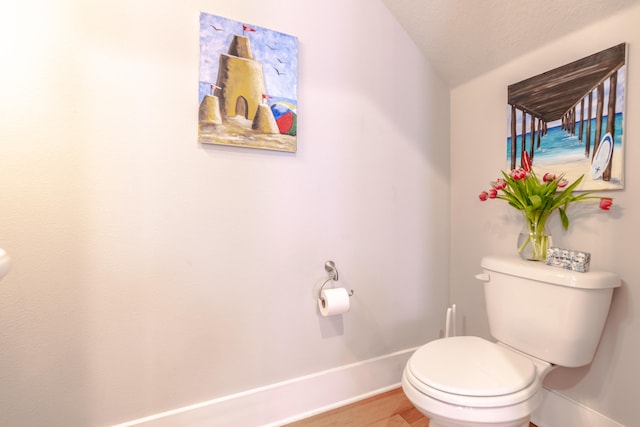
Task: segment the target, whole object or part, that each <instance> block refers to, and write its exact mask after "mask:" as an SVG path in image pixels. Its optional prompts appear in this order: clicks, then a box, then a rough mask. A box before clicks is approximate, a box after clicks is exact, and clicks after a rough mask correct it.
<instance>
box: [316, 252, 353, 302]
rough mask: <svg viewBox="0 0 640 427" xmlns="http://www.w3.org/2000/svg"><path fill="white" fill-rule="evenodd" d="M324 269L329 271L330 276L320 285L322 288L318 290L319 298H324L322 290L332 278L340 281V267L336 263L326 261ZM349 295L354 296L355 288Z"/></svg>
mask: <svg viewBox="0 0 640 427" xmlns="http://www.w3.org/2000/svg"><path fill="white" fill-rule="evenodd" d="M324 269H325V270H326V271H327V273H329V275H330V276H329V278H327V280H325V281H324V283H322V286H320V290H319V291H318V299H322V290H323V289H324V287H325V285H326V284H327V283H329V282H331V281H332V280H334V281H336V282H337V281H338V269H337V268H336V264H335V263H334V262H333V261H327V262H325V263H324ZM349 296H353V289H351V290H350V291H349Z"/></svg>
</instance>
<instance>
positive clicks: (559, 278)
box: [480, 255, 621, 289]
mask: <svg viewBox="0 0 640 427" xmlns="http://www.w3.org/2000/svg"><path fill="white" fill-rule="evenodd" d="M480 265H481V266H482V268H484V269H485V270H488V271H495V272H497V273H503V274H508V275H511V276H516V277H523V278H527V279H533V280H537V281H539V282H545V283H552V284H555V285H561V286H569V287H573V288H583V289H609V288H617V287H618V286H620V284H621V282H620V276H618V275H617V274H615V273H611V272H609V271H601V270H591V271H588V272H586V273H581V272H577V271H571V270H565V269H563V268H559V267H552V266H549V265H546V264H545V263H544V262H539V261H525V260H523V259H522V258H520V257H518V256H508V255H489V256H485V257H484V258H482V261H481V262H480Z"/></svg>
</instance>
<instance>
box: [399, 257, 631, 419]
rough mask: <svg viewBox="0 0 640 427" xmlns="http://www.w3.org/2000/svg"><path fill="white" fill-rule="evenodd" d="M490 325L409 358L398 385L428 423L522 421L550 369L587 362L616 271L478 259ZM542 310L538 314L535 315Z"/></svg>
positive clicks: (614, 284)
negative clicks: (482, 333) (479, 333)
mask: <svg viewBox="0 0 640 427" xmlns="http://www.w3.org/2000/svg"><path fill="white" fill-rule="evenodd" d="M481 266H482V267H483V270H484V272H483V273H482V274H478V275H477V276H476V278H477V279H479V280H481V281H482V282H484V295H485V303H486V309H487V315H488V321H489V330H490V332H491V335H492V336H493V337H494V338H495V339H496V340H497V342H495V343H494V342H491V341H488V340H486V339H483V338H479V337H473V336H459V337H449V338H442V339H439V340H435V341H431V342H429V343H427V344H425V345H423V346H422V347H420V348H419V349H418V350H416V352H415V353H414V354H413V355H412V356H411V358H409V361H408V362H407V365H406V366H405V369H404V372H403V375H402V389H403V390H404V392H405V394H406V395H407V397H408V398H409V400H410V401H411V402H412V403H413V405H414V406H415V407H416V408H417V409H418V410H419V411H420V412H422V413H423V414H425V415H426V416H427V417H429V419H430V423H429V426H430V427H475V426H484V427H487V426H492V427H526V426H528V425H529V418H530V416H531V413H532V412H533V411H534V410H535V409H536V407H537V406H538V404H539V403H540V401H541V388H542V386H541V385H542V382H543V380H544V378H545V376H546V375H547V374H548V373H549V372H550V371H551V370H552V369H555V368H556V367H560V366H561V367H567V368H575V367H579V366H585V365H588V364H589V363H591V361H592V360H593V357H594V355H595V352H596V349H597V347H598V343H599V341H600V337H601V335H602V331H603V329H604V325H605V322H606V319H607V315H608V312H609V307H610V304H611V298H612V295H613V290H614V289H615V288H617V287H619V286H620V277H619V276H618V275H616V274H614V273H610V272H606V271H590V272H587V273H581V272H573V271H567V270H564V269H561V268H556V267H551V266H548V265H545V264H544V263H540V262H537V263H535V262H531V261H523V260H521V259H520V258H519V257H505V256H489V257H484V258H483V259H482V262H481ZM542 312H543V313H544V316H541V315H540V313H542Z"/></svg>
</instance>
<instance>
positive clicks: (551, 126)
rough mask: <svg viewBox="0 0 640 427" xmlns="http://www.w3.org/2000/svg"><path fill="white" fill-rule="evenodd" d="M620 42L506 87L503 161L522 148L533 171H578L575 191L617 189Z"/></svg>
mask: <svg viewBox="0 0 640 427" xmlns="http://www.w3.org/2000/svg"><path fill="white" fill-rule="evenodd" d="M626 52H627V49H626V44H625V43H622V44H619V45H617V46H614V47H611V48H609V49H606V50H603V51H601V52H598V53H595V54H593V55H590V56H588V57H585V58H582V59H580V60H577V61H574V62H572V63H569V64H567V65H564V66H562V67H558V68H556V69H553V70H550V71H547V72H545V73H542V74H540V75H537V76H534V77H531V78H529V79H526V80H523V81H521V82H518V83H515V84H512V85H509V87H508V112H507V116H508V129H507V163H508V165H509V167H510V169H515V168H516V167H519V166H521V164H522V159H523V153H524V152H525V151H526V152H527V154H528V155H529V157H530V158H531V161H532V166H533V168H534V170H535V171H536V174H538V175H539V176H542V175H544V173H547V172H550V173H553V174H556V175H559V174H561V173H564V174H565V178H567V179H568V180H569V181H575V180H576V179H578V178H579V177H580V176H581V175H584V178H583V181H582V183H581V184H580V186H579V187H578V188H577V190H580V191H591V190H620V189H623V188H624V181H623V165H624V150H623V122H624V104H625V77H626Z"/></svg>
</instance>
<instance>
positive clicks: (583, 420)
mask: <svg viewBox="0 0 640 427" xmlns="http://www.w3.org/2000/svg"><path fill="white" fill-rule="evenodd" d="M542 392H543V393H542V403H541V404H540V406H539V407H538V409H536V410H535V412H534V413H533V415H532V416H531V422H532V423H534V424H535V425H537V426H538V427H585V426H589V427H624V426H623V425H622V424H619V423H617V422H615V421H613V420H612V419H610V418H607V417H606V416H604V415H602V414H600V413H599V412H596V411H594V410H593V409H591V408H588V407H586V406H584V405H582V404H581V403H578V402H576V401H575V400H572V399H570V398H568V397H567V396H564V395H562V394H560V393H558V392H557V391H554V390H550V389H547V388H543V389H542Z"/></svg>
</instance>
